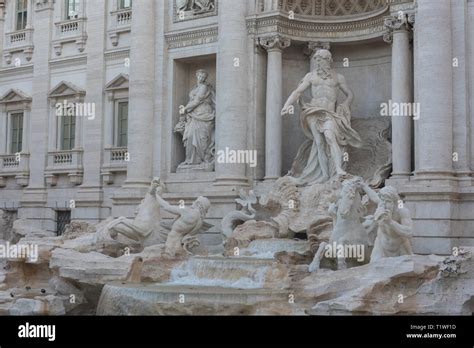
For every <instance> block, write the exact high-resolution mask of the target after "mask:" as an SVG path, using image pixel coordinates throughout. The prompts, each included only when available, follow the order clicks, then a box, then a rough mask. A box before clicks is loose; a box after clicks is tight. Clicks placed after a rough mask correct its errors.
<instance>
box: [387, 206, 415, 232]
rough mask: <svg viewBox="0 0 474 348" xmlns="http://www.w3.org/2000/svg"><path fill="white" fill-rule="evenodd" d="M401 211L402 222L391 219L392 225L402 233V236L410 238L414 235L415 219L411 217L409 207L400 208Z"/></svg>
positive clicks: (395, 230) (394, 229)
mask: <svg viewBox="0 0 474 348" xmlns="http://www.w3.org/2000/svg"><path fill="white" fill-rule="evenodd" d="M399 213H400V217H401V224H399V223H398V222H396V221H393V220H391V221H390V226H391V227H392V229H393V231H394V232H395V233H397V234H398V235H400V237H403V238H410V237H411V236H412V229H413V221H412V219H411V217H410V212H409V211H408V210H407V209H400V210H399Z"/></svg>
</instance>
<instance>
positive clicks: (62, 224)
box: [56, 210, 71, 236]
mask: <svg viewBox="0 0 474 348" xmlns="http://www.w3.org/2000/svg"><path fill="white" fill-rule="evenodd" d="M70 223H71V211H69V210H57V211H56V233H57V234H58V236H62V235H63V234H64V231H65V230H66V226H67V225H69V224H70Z"/></svg>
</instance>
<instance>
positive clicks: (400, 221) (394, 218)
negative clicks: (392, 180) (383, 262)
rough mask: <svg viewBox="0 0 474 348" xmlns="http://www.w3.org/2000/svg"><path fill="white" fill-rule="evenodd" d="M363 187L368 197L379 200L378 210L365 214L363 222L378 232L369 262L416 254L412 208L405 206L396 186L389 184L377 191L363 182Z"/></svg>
mask: <svg viewBox="0 0 474 348" xmlns="http://www.w3.org/2000/svg"><path fill="white" fill-rule="evenodd" d="M363 190H364V191H365V192H366V193H367V196H368V197H369V199H370V200H371V201H372V202H374V203H375V204H377V210H376V211H375V214H374V215H373V216H368V217H366V223H365V224H364V225H365V226H366V228H367V230H368V232H369V235H370V234H372V232H373V231H376V233H377V236H376V238H375V243H374V249H373V250H372V256H371V258H370V262H377V261H378V260H380V259H381V258H385V257H397V256H402V255H413V249H412V245H411V237H412V229H413V222H412V219H411V216H410V211H409V210H408V209H407V208H405V207H404V206H403V202H402V201H401V200H400V196H399V195H398V192H397V190H396V189H395V188H394V187H391V186H387V187H384V188H383V189H381V190H380V192H379V193H378V194H377V193H376V192H375V191H374V190H372V189H371V188H370V186H369V185H367V184H364V185H363Z"/></svg>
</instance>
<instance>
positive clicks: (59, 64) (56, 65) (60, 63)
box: [49, 55, 87, 69]
mask: <svg viewBox="0 0 474 348" xmlns="http://www.w3.org/2000/svg"><path fill="white" fill-rule="evenodd" d="M78 66H83V67H86V66H87V55H81V56H75V57H70V58H62V59H53V60H50V61H49V67H50V68H51V69H60V68H70V67H78Z"/></svg>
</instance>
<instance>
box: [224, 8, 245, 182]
mask: <svg viewBox="0 0 474 348" xmlns="http://www.w3.org/2000/svg"><path fill="white" fill-rule="evenodd" d="M247 4H248V1H235V0H220V1H219V51H218V55H217V80H218V81H217V119H216V149H217V151H226V148H227V149H229V150H231V151H239V150H246V149H247V118H248V113H249V107H248V105H249V102H248V98H249V71H248V67H249V62H248V59H249V58H248V49H247V48H248V38H247V25H246V20H245V17H246V16H247ZM246 166H247V164H245V163H219V162H217V163H216V173H217V178H216V185H218V186H235V185H237V186H238V185H247V184H248V180H247V178H246Z"/></svg>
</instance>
